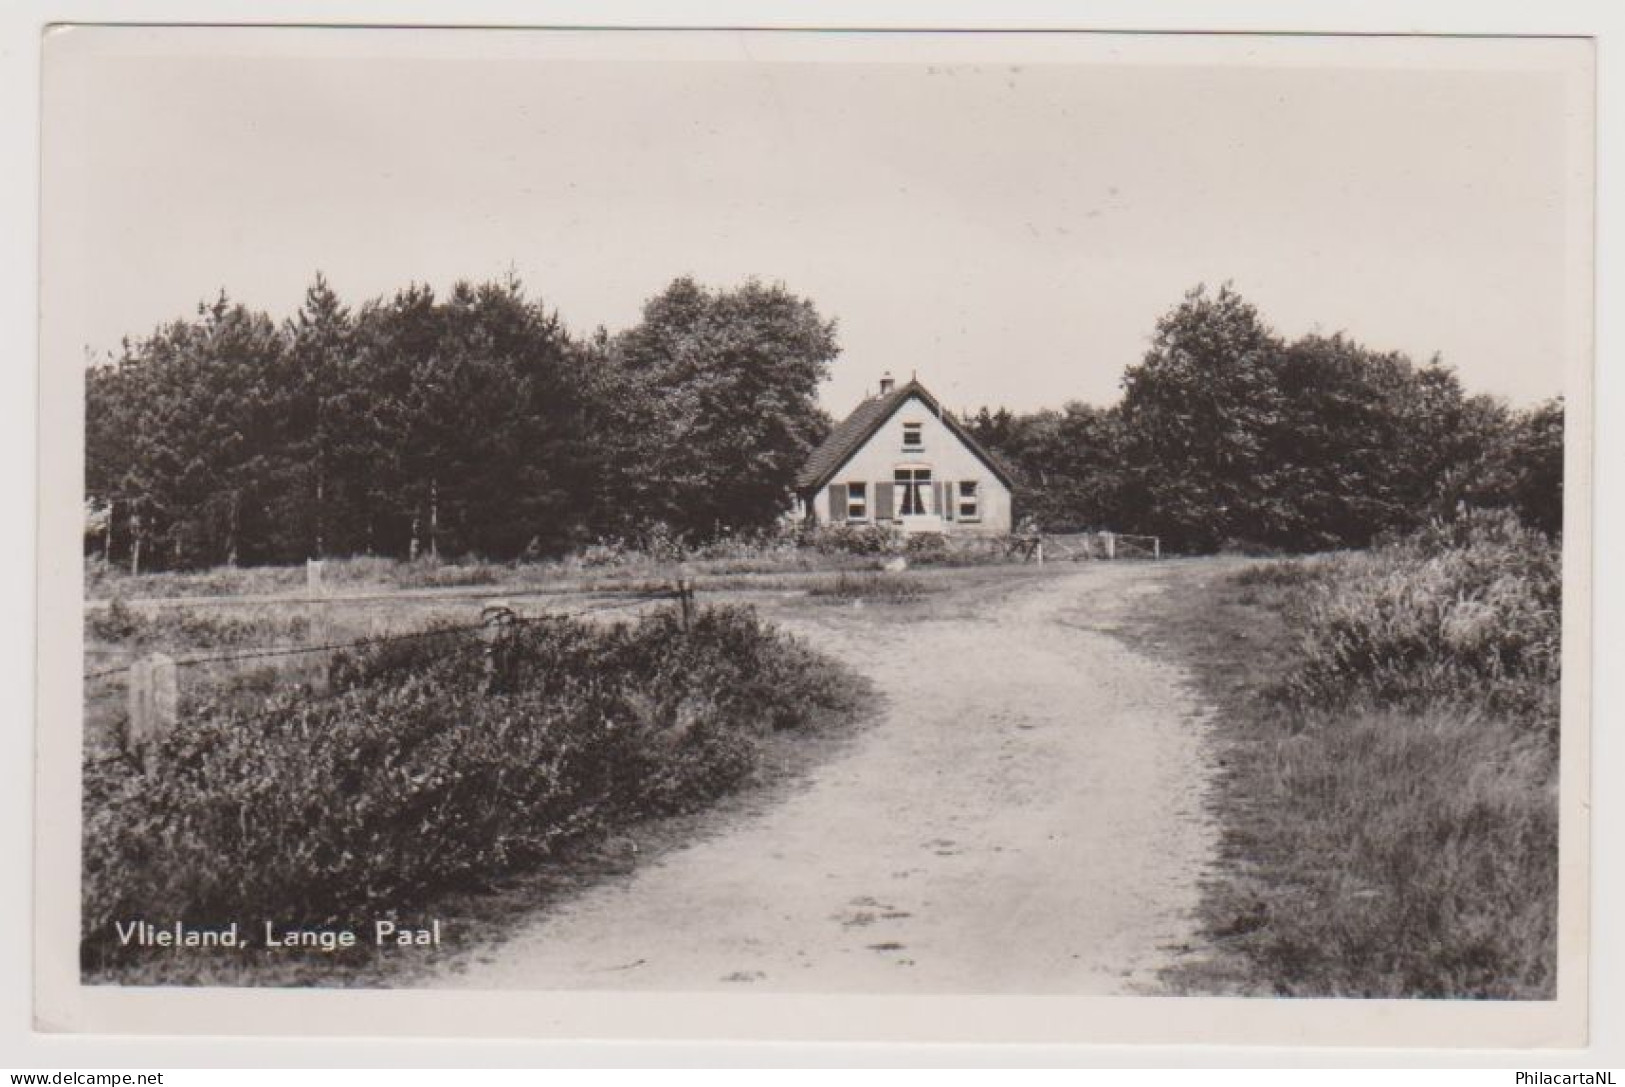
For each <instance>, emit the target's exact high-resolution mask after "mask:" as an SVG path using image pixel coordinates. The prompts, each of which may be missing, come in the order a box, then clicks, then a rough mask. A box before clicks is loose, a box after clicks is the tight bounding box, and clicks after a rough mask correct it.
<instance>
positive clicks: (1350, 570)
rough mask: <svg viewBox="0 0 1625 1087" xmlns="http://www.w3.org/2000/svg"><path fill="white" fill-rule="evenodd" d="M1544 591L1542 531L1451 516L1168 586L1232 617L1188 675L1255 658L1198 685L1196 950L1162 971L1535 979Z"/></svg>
mask: <svg viewBox="0 0 1625 1087" xmlns="http://www.w3.org/2000/svg"><path fill="white" fill-rule="evenodd" d="M1560 596H1561V576H1560V564H1559V549H1558V545H1557V544H1556V543H1554V542H1553V541H1551V540H1549V539H1548V538H1546V537H1545V536H1544V535H1542V534H1540V533H1538V532H1534V531H1532V530H1529V529H1526V528H1524V527H1523V526H1521V525H1520V524H1518V523H1517V521H1516V520H1515V519H1513V518H1512V517H1511V516H1510V515H1498V514H1474V515H1469V516H1467V517H1464V518H1463V519H1462V520H1460V521H1458V522H1456V523H1455V524H1452V525H1449V526H1441V527H1435V528H1432V529H1429V530H1426V531H1424V532H1421V533H1418V534H1416V535H1414V536H1411V537H1409V538H1406V539H1404V540H1400V541H1395V542H1392V543H1390V544H1388V545H1386V546H1382V547H1379V548H1376V549H1374V550H1372V551H1370V552H1367V553H1362V554H1346V555H1339V556H1335V557H1332V558H1328V559H1321V560H1309V561H1304V560H1300V561H1295V562H1290V563H1276V564H1271V565H1269V566H1261V567H1255V568H1253V569H1251V570H1248V571H1244V572H1242V573H1240V574H1237V575H1234V576H1232V577H1230V578H1228V579H1226V580H1225V581H1224V582H1223V583H1221V584H1220V585H1218V586H1217V587H1215V588H1213V589H1212V590H1210V591H1209V592H1208V594H1207V598H1206V599H1204V600H1200V601H1195V602H1193V603H1191V605H1190V606H1192V607H1194V608H1195V609H1196V614H1197V615H1199V616H1200V618H1199V619H1198V622H1200V623H1207V624H1216V623H1217V624H1225V625H1228V626H1230V627H1232V628H1233V629H1231V630H1230V632H1229V637H1227V638H1224V639H1218V638H1215V639H1213V643H1212V644H1213V645H1219V644H1220V643H1221V642H1222V643H1223V646H1224V647H1223V649H1222V650H1218V649H1215V650H1213V651H1212V652H1211V653H1210V655H1209V656H1208V658H1207V660H1206V665H1207V668H1208V671H1209V673H1210V679H1211V677H1212V674H1215V673H1218V672H1226V673H1229V674H1232V675H1233V674H1237V673H1243V674H1251V675H1253V676H1255V677H1262V679H1261V680H1260V681H1259V682H1256V683H1254V684H1252V685H1251V689H1250V690H1248V691H1237V690H1236V689H1235V688H1233V687H1232V688H1228V689H1224V690H1225V691H1226V693H1225V694H1223V695H1221V699H1222V702H1223V705H1222V706H1221V711H1222V712H1221V715H1220V723H1221V737H1222V740H1223V744H1224V748H1225V751H1224V756H1223V757H1224V762H1225V764H1226V770H1225V773H1224V776H1223V778H1222V780H1221V787H1220V796H1219V806H1220V811H1221V814H1222V816H1223V818H1224V822H1225V830H1224V851H1223V864H1222V866H1221V869H1220V871H1219V873H1218V877H1217V878H1216V879H1214V880H1213V881H1211V883H1210V885H1209V886H1208V889H1207V894H1206V900H1205V902H1204V907H1203V912H1204V917H1205V920H1206V927H1207V934H1208V936H1209V938H1210V939H1211V941H1212V945H1213V947H1214V949H1215V954H1214V956H1213V957H1211V958H1209V959H1208V960H1207V961H1204V962H1197V963H1192V964H1187V965H1186V966H1183V967H1181V968H1179V969H1178V970H1176V971H1174V972H1173V980H1174V981H1175V982H1176V984H1178V985H1180V986H1182V987H1185V988H1191V989H1198V990H1209V991H1211V990H1214V989H1217V990H1220V991H1228V990H1232V989H1240V990H1241V991H1247V992H1254V991H1259V990H1263V991H1266V992H1273V993H1276V994H1280V995H1292V996H1359V997H1475V998H1501V999H1546V998H1550V997H1551V996H1552V995H1553V994H1554V992H1555V985H1556V917H1557V870H1558V817H1557V811H1558V806H1557V778H1558V736H1557V707H1558V685H1559V684H1558V680H1559V669H1560V661H1559V645H1560V634H1561V631H1560V625H1561V624H1560V618H1561V616H1560V611H1561V609H1560ZM1272 624H1275V625H1279V626H1280V627H1281V628H1282V630H1281V632H1280V634H1279V635H1278V636H1260V635H1259V634H1258V631H1259V630H1260V628H1261V627H1262V628H1264V629H1265V630H1266V631H1267V630H1268V629H1269V627H1270V626H1271V625H1272ZM1249 635H1250V636H1251V641H1250V642H1249V640H1248V638H1249ZM1249 646H1256V647H1257V648H1256V649H1250V648H1249ZM1283 646H1287V647H1290V648H1289V649H1288V651H1287V652H1285V653H1282V652H1281V651H1280V650H1281V648H1282V647H1283ZM1217 653H1222V654H1224V655H1223V657H1222V658H1218V657H1216V656H1215V655H1214V654H1217ZM1215 689H1220V688H1217V687H1216V688H1215Z"/></svg>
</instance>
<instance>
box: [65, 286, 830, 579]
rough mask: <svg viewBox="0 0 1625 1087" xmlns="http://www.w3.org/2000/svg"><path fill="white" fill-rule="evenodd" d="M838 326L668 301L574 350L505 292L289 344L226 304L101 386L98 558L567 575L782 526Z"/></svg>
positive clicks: (702, 292) (331, 313)
mask: <svg viewBox="0 0 1625 1087" xmlns="http://www.w3.org/2000/svg"><path fill="white" fill-rule="evenodd" d="M836 353H837V345H836V339H835V325H834V323H833V322H832V321H829V320H826V319H825V318H823V317H822V316H820V315H819V314H818V312H817V311H816V309H814V307H813V306H812V304H811V303H809V302H807V301H805V300H803V299H800V298H797V297H795V296H794V295H792V294H790V293H789V292H788V291H787V290H785V289H784V288H783V287H782V286H777V285H763V284H760V283H756V282H751V283H747V284H745V285H744V286H742V287H739V288H737V289H733V290H721V291H719V290H708V289H706V288H703V287H701V286H699V285H697V284H695V283H694V282H693V281H691V280H689V279H679V280H676V281H675V282H673V283H672V284H671V285H670V286H669V287H668V288H667V289H666V290H665V291H663V292H662V293H661V294H660V295H658V296H657V297H655V298H653V299H651V300H650V301H649V302H648V303H647V305H646V306H645V307H644V310H643V314H642V319H641V321H640V322H639V323H638V324H637V325H636V326H634V327H633V328H630V329H627V330H625V331H623V332H620V333H617V334H614V335H611V334H609V333H608V332H607V331H605V330H603V329H599V330H597V331H596V332H595V333H593V334H592V335H590V336H585V337H577V336H573V335H572V334H571V333H570V332H569V331H568V330H567V329H566V328H565V326H564V325H563V324H562V323H561V321H560V319H559V317H558V315H557V314H556V313H553V312H550V311H549V310H547V309H546V308H545V307H544V306H543V305H542V304H541V303H540V302H538V301H535V300H533V299H531V298H529V297H527V295H526V293H525V291H524V289H523V287H522V286H521V284H519V283H518V282H517V280H514V279H512V278H509V279H507V280H503V281H500V282H492V283H482V284H470V283H460V284H458V285H457V286H455V287H454V288H453V289H452V290H451V291H450V292H449V293H448V294H447V295H446V296H445V297H439V296H437V295H436V294H435V292H434V291H432V290H431V289H430V288H428V287H425V286H411V287H408V288H406V289H404V290H401V291H398V292H397V293H395V294H394V295H393V296H391V297H388V298H383V299H377V300H373V301H370V302H367V303H365V304H364V305H361V306H360V307H357V308H353V309H352V308H351V307H348V306H346V305H345V304H344V303H343V302H342V301H341V300H340V298H339V297H338V295H337V294H336V293H335V292H334V291H333V289H332V288H331V286H330V285H329V284H328V283H327V282H326V281H325V280H324V279H323V278H321V277H320V276H318V277H317V278H316V281H315V282H314V284H313V285H312V286H311V287H310V288H309V289H308V291H307V292H306V294H305V298H304V302H303V305H302V306H301V307H300V309H299V311H298V312H297V313H296V314H295V315H294V316H293V317H291V318H289V319H287V320H285V321H282V322H280V323H278V322H276V321H274V320H273V319H272V318H270V317H269V316H267V315H266V314H264V313H261V312H257V311H254V310H251V309H249V308H248V307H246V306H244V305H242V304H240V303H236V302H232V301H230V300H229V299H228V298H227V297H225V295H224V294H222V295H221V296H220V297H219V298H217V299H216V300H215V301H214V302H212V303H209V304H204V305H200V306H199V307H198V308H197V312H196V315H195V317H193V318H192V319H188V320H177V321H173V322H171V323H169V324H166V325H164V326H162V327H160V328H158V329H156V330H155V331H154V332H153V333H152V334H151V335H150V336H148V337H146V338H145V339H142V340H139V341H134V342H132V341H126V342H125V343H124V344H123V345H122V349H121V351H120V352H119V353H118V355H117V356H116V357H113V358H110V359H107V360H105V361H103V362H101V363H99V364H97V365H94V366H92V367H91V368H90V369H89V370H88V372H87V374H86V447H85V452H86V466H85V481H86V494H87V500H88V503H89V505H90V507H91V513H92V517H93V522H94V524H95V526H96V531H95V533H94V536H95V539H94V540H93V541H90V546H93V547H94V548H95V549H96V550H97V551H98V552H99V553H101V554H104V555H106V556H107V557H108V559H109V560H111V561H117V562H121V563H127V564H129V565H130V566H132V567H136V568H141V569H152V568H196V567H205V566H211V565H218V564H222V563H224V564H235V563H243V564H250V563H277V562H297V561H302V560H304V559H306V558H310V557H323V556H332V555H354V554H378V555H389V556H397V557H403V558H415V557H418V556H464V555H477V556H481V557H485V558H492V559H503V560H506V559H512V558H518V557H522V556H526V555H530V556H540V555H549V554H557V553H560V552H563V551H566V550H568V549H570V548H573V547H576V546H579V545H580V544H582V543H584V542H586V541H588V540H590V539H593V538H596V537H600V536H604V535H618V534H629V533H632V532H634V531H636V530H637V529H638V528H640V527H641V526H646V525H649V524H653V523H656V522H659V523H663V524H666V525H668V526H670V527H671V528H672V529H673V530H674V531H677V532H682V533H689V534H696V535H709V534H713V533H715V532H717V531H719V530H720V529H721V528H724V527H726V528H731V529H740V528H753V527H761V526H765V525H768V524H770V523H772V521H773V520H774V519H775V518H776V517H777V515H778V514H779V512H780V510H781V508H782V499H783V495H784V494H785V492H786V491H787V488H788V486H789V482H790V479H791V478H792V477H793V476H794V474H795V471H796V469H797V468H798V467H799V466H800V464H801V462H802V461H803V460H804V459H805V458H806V456H807V455H808V453H809V452H810V451H811V450H812V449H813V448H814V447H815V446H816V444H817V443H818V442H819V441H820V440H821V439H822V438H823V436H824V434H825V433H826V432H827V429H828V427H829V420H828V418H827V416H826V415H825V414H824V413H823V412H822V411H821V410H820V409H819V408H818V406H817V401H816V394H817V388H818V385H819V384H820V382H821V381H822V380H823V379H824V378H825V377H826V376H827V373H828V366H829V363H830V361H831V360H832V359H833V358H834V357H835V355H836Z"/></svg>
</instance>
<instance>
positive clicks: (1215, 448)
mask: <svg viewBox="0 0 1625 1087" xmlns="http://www.w3.org/2000/svg"><path fill="white" fill-rule="evenodd" d="M1280 351H1281V343H1280V341H1279V340H1278V339H1277V338H1276V336H1275V334H1274V333H1273V332H1271V331H1270V329H1269V328H1268V327H1267V326H1266V325H1265V324H1264V322H1263V320H1262V319H1261V318H1260V317H1259V315H1258V311H1257V309H1255V308H1254V307H1253V306H1252V305H1251V304H1250V303H1248V302H1247V301H1245V300H1244V299H1243V298H1242V297H1241V296H1240V295H1239V294H1237V293H1236V292H1235V291H1234V290H1232V289H1231V288H1230V286H1229V285H1228V284H1227V285H1225V286H1224V287H1221V288H1220V289H1219V292H1218V293H1217V294H1215V295H1211V296H1210V295H1209V294H1208V293H1207V291H1206V289H1205V288H1204V287H1201V286H1198V287H1196V288H1195V289H1194V290H1192V291H1190V292H1189V293H1187V294H1186V295H1185V298H1184V301H1183V302H1182V303H1181V304H1180V305H1179V306H1177V307H1176V308H1175V309H1174V310H1173V311H1172V312H1170V313H1168V314H1167V315H1166V316H1164V317H1163V318H1162V319H1161V320H1160V321H1158V322H1157V331H1156V335H1155V337H1154V338H1153V340H1152V343H1151V349H1150V350H1149V351H1148V352H1147V353H1146V355H1145V358H1144V359H1143V360H1142V361H1141V362H1140V363H1139V364H1138V365H1135V366H1131V367H1129V368H1128V370H1127V372H1126V373H1125V374H1124V376H1123V400H1122V405H1121V412H1122V416H1121V421H1122V427H1123V447H1124V450H1125V455H1126V456H1127V458H1128V461H1129V464H1130V468H1131V478H1130V480H1129V481H1128V483H1127V485H1126V487H1125V495H1124V501H1125V502H1127V503H1129V504H1130V505H1132V506H1134V507H1135V508H1137V509H1139V510H1141V511H1143V512H1142V517H1143V522H1142V524H1143V526H1144V531H1149V532H1153V533H1156V534H1158V535H1161V536H1164V537H1167V538H1168V539H1169V541H1170V542H1171V543H1172V544H1173V545H1174V546H1176V547H1186V548H1192V549H1209V548H1213V547H1217V546H1218V545H1220V544H1221V543H1223V542H1225V541H1227V540H1232V539H1257V538H1258V537H1259V535H1260V534H1261V533H1262V534H1269V533H1272V532H1273V531H1274V530H1275V527H1276V526H1275V522H1276V520H1277V519H1278V518H1279V516H1280V514H1279V510H1278V509H1277V508H1276V502H1275V501H1274V494H1275V483H1276V480H1275V478H1274V469H1275V468H1276V465H1275V464H1273V463H1271V461H1270V459H1269V457H1268V456H1267V453H1266V447H1265V437H1264V436H1265V434H1266V432H1267V431H1268V430H1269V429H1270V428H1271V427H1273V426H1274V425H1276V422H1277V419H1278V416H1279V413H1280V410H1281V404H1280V397H1279V393H1278V389H1277V384H1276V375H1275V367H1276V363H1277V359H1278V356H1279V354H1280Z"/></svg>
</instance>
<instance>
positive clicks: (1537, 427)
mask: <svg viewBox="0 0 1625 1087" xmlns="http://www.w3.org/2000/svg"><path fill="white" fill-rule="evenodd" d="M969 422H970V426H971V430H972V433H973V434H975V435H976V437H977V438H978V439H979V440H981V441H982V442H983V443H984V444H986V445H987V446H989V447H990V448H991V449H992V450H994V451H995V452H996V453H997V454H999V455H1001V456H1002V457H1003V458H1004V459H1005V461H1006V462H1007V463H1008V464H1009V465H1010V466H1011V468H1012V469H1013V471H1014V472H1015V474H1016V476H1017V478H1018V481H1019V483H1020V489H1019V499H1018V500H1019V501H1020V503H1021V506H1022V509H1023V510H1024V511H1025V513H1026V514H1028V515H1030V516H1032V517H1034V518H1035V519H1036V520H1037V521H1038V522H1039V523H1040V524H1041V525H1042V526H1044V527H1045V528H1053V529H1057V530H1066V529H1087V528H1113V529H1115V530H1117V531H1120V532H1141V533H1148V534H1153V535H1158V536H1161V537H1163V539H1164V541H1165V542H1166V544H1167V545H1168V546H1169V547H1171V548H1175V549H1181V550H1188V551H1209V550H1214V549H1217V548H1221V547H1227V546H1232V547H1233V546H1242V547H1247V546H1261V547H1268V548H1276V549H1281V550H1293V551H1312V550H1322V549H1328V548H1340V547H1364V546H1366V545H1368V544H1370V543H1371V542H1372V541H1373V540H1374V539H1376V538H1377V537H1379V536H1381V535H1382V534H1384V533H1391V532H1396V531H1408V530H1410V529H1414V528H1416V527H1418V526H1419V525H1422V524H1424V523H1426V522H1427V521H1428V520H1429V519H1430V518H1431V517H1434V516H1436V515H1447V516H1450V515H1454V513H1455V512H1456V511H1457V510H1458V509H1459V508H1463V507H1477V508H1483V507H1493V508H1508V509H1513V510H1516V511H1517V512H1518V513H1519V515H1520V516H1522V517H1523V518H1524V519H1525V520H1526V521H1527V522H1528V523H1530V524H1532V525H1534V526H1536V527H1537V528H1539V529H1541V530H1542V531H1544V532H1547V533H1549V534H1555V533H1557V532H1560V531H1561V529H1562V511H1563V488H1562V472H1563V403H1562V401H1561V400H1554V401H1551V402H1548V403H1545V404H1541V405H1538V406H1536V407H1533V408H1529V409H1526V410H1522V411H1514V410H1511V409H1509V408H1508V407H1506V406H1505V405H1504V404H1502V403H1500V402H1499V401H1496V400H1494V399H1493V398H1491V397H1488V396H1475V395H1468V394H1467V393H1466V392H1465V391H1464V390H1463V388H1462V386H1461V382H1460V381H1459V380H1458V378H1457V377H1456V375H1455V374H1454V372H1452V371H1451V370H1449V369H1447V368H1446V367H1445V366H1443V365H1442V364H1440V363H1439V362H1438V361H1437V360H1434V361H1431V362H1429V363H1427V364H1425V365H1420V366H1418V365H1416V364H1414V363H1412V362H1411V361H1410V360H1409V359H1407V358H1405V357H1404V356H1402V355H1398V354H1394V353H1380V352H1376V351H1372V350H1370V349H1368V348H1366V347H1363V346H1361V345H1360V344H1358V343H1356V342H1354V341H1352V340H1350V339H1348V338H1347V337H1345V336H1343V335H1341V334H1339V335H1335V336H1321V335H1318V334H1317V335H1309V336H1305V337H1303V338H1301V339H1299V340H1296V341H1294V342H1291V343H1288V342H1286V341H1284V340H1282V339H1281V338H1280V337H1278V336H1277V335H1276V334H1275V333H1274V332H1272V331H1271V330H1270V329H1269V328H1268V327H1267V326H1266V325H1265V324H1264V322H1263V320H1262V319H1261V317H1260V316H1259V314H1258V311H1257V310H1256V309H1255V308H1254V307H1253V306H1252V305H1250V304H1249V303H1247V302H1246V301H1245V300H1244V299H1243V298H1241V297H1240V296H1239V295H1238V294H1236V292H1235V291H1233V290H1231V289H1230V288H1229V287H1224V288H1221V289H1220V290H1219V291H1218V292H1217V293H1216V294H1210V293H1208V292H1207V291H1206V290H1204V289H1202V288H1197V289H1196V290H1194V291H1192V292H1190V293H1189V294H1188V295H1186V297H1185V299H1184V300H1183V302H1182V303H1181V304H1180V305H1179V306H1177V307H1176V308H1175V309H1174V310H1173V311H1172V312H1170V313H1169V314H1167V315H1166V316H1164V317H1163V318H1162V320H1161V321H1160V322H1159V323H1158V325H1157V329H1156V334H1155V336H1154V338H1153V340H1152V343H1151V347H1150V350H1149V351H1148V352H1147V353H1146V355H1145V358H1144V359H1143V360H1141V361H1140V362H1139V363H1138V364H1135V365H1132V366H1130V367H1129V368H1128V369H1127V371H1126V373H1125V374H1124V377H1123V398H1122V400H1121V402H1120V403H1118V404H1117V405H1115V406H1113V407H1111V408H1109V409H1098V408H1091V407H1086V406H1084V405H1081V404H1071V405H1068V406H1067V407H1066V408H1065V409H1064V410H1062V411H1058V412H1057V411H1040V412H1036V413H1033V414H1030V415H1021V416H1017V415H1013V414H1011V413H1010V412H1008V411H1003V410H1000V411H989V410H988V409H986V408H984V409H982V411H981V412H980V413H979V414H978V415H976V416H975V417H973V418H972V419H971V420H969Z"/></svg>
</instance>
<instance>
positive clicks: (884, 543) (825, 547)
mask: <svg viewBox="0 0 1625 1087" xmlns="http://www.w3.org/2000/svg"><path fill="white" fill-rule="evenodd" d="M906 540H907V537H905V536H904V535H903V533H902V532H900V531H898V530H897V529H894V528H891V527H889V526H887V525H869V524H865V525H817V526H814V527H812V528H810V529H808V530H806V532H805V534H804V536H803V543H804V545H805V546H808V547H811V548H812V549H813V550H815V551H817V552H818V553H819V554H821V555H897V554H901V553H902V552H903V549H904V548H905V547H906V546H907V544H906Z"/></svg>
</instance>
